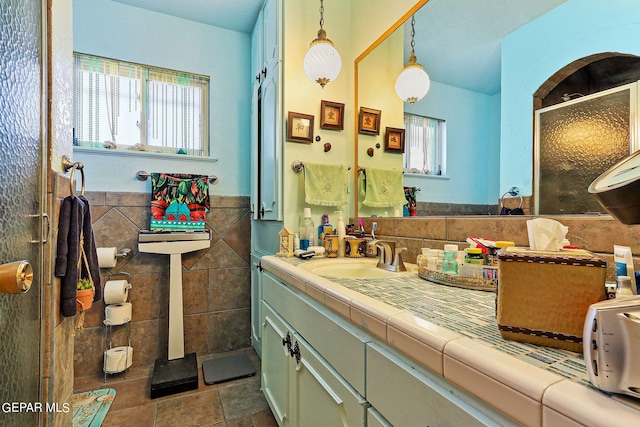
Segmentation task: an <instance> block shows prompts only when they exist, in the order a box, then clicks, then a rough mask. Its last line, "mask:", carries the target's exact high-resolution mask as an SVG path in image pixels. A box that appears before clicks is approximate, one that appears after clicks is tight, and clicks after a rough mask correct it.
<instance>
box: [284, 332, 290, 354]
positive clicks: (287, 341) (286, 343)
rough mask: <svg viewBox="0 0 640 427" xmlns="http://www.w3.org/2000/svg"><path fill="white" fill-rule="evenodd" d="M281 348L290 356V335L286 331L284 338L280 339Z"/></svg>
mask: <svg viewBox="0 0 640 427" xmlns="http://www.w3.org/2000/svg"><path fill="white" fill-rule="evenodd" d="M282 346H283V347H287V351H288V352H289V354H292V353H291V335H290V334H289V332H288V331H287V335H286V337H284V338H282Z"/></svg>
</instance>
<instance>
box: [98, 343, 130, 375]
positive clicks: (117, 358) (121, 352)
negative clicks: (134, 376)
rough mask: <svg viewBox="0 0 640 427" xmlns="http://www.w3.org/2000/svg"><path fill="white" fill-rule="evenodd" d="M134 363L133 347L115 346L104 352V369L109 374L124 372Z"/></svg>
mask: <svg viewBox="0 0 640 427" xmlns="http://www.w3.org/2000/svg"><path fill="white" fill-rule="evenodd" d="M132 363H133V347H131V346H122V347H114V348H110V349H109V350H107V351H105V352H104V371H105V372H106V373H108V374H115V373H117V372H122V371H124V370H125V369H127V368H130V367H131V364H132Z"/></svg>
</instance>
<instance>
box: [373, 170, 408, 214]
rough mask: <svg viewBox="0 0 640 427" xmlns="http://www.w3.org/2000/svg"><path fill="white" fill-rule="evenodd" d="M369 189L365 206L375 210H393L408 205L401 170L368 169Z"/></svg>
mask: <svg viewBox="0 0 640 427" xmlns="http://www.w3.org/2000/svg"><path fill="white" fill-rule="evenodd" d="M366 174H367V177H366V180H367V184H366V185H367V188H366V194H365V198H364V201H363V202H362V203H363V204H364V205H365V206H370V207H373V208H393V207H398V206H402V205H404V204H405V203H407V200H406V199H405V197H404V185H403V181H402V171H401V170H391V169H376V168H370V167H367V170H366Z"/></svg>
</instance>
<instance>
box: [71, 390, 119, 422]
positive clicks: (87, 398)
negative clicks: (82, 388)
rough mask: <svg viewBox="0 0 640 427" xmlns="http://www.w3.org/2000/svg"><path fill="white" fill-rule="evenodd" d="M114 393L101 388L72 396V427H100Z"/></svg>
mask: <svg viewBox="0 0 640 427" xmlns="http://www.w3.org/2000/svg"><path fill="white" fill-rule="evenodd" d="M115 398H116V391H115V390H114V389H112V388H103V389H100V390H95V391H86V392H84V393H76V394H74V395H73V427H100V426H101V425H102V421H104V417H106V415H107V412H108V411H109V408H110V407H111V403H113V399H115Z"/></svg>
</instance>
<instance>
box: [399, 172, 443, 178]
mask: <svg viewBox="0 0 640 427" xmlns="http://www.w3.org/2000/svg"><path fill="white" fill-rule="evenodd" d="M404 176H406V177H411V178H424V179H442V180H449V179H451V178H450V177H448V176H447V175H425V174H423V173H410V172H405V173H404Z"/></svg>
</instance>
